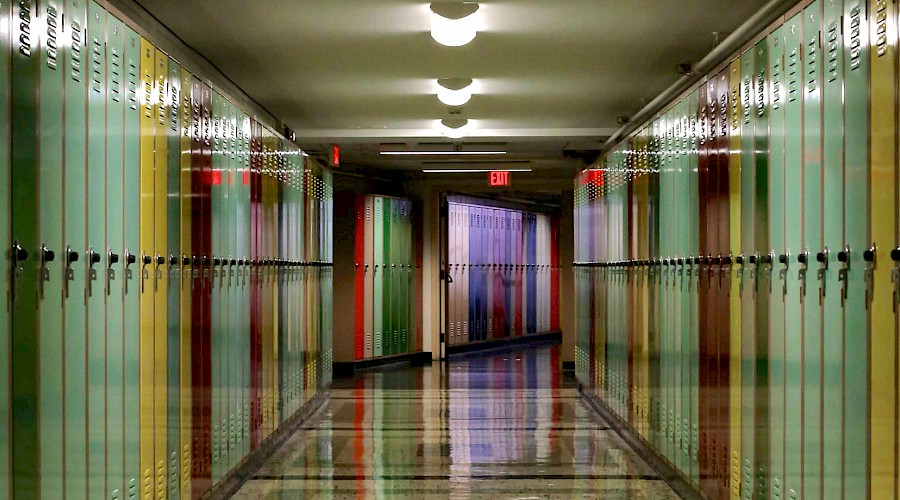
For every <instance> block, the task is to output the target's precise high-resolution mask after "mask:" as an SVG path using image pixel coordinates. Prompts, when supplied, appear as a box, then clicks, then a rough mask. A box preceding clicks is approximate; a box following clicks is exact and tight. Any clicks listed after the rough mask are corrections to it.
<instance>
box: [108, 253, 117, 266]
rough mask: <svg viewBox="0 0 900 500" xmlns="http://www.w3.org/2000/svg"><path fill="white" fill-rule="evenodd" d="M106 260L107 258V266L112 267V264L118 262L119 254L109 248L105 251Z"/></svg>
mask: <svg viewBox="0 0 900 500" xmlns="http://www.w3.org/2000/svg"><path fill="white" fill-rule="evenodd" d="M106 260H107V262H108V265H109V267H112V266H113V264H118V263H119V254H117V253H113V251H112V250H109V251H108V252H107V253H106Z"/></svg>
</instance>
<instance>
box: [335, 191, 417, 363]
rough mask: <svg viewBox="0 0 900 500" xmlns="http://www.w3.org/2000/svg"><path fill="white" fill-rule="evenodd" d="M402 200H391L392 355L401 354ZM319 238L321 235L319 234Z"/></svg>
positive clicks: (402, 297) (402, 299) (402, 300)
mask: <svg viewBox="0 0 900 500" xmlns="http://www.w3.org/2000/svg"><path fill="white" fill-rule="evenodd" d="M402 203H403V202H402V200H398V199H392V200H391V214H392V216H391V254H392V256H391V273H392V276H391V322H392V323H393V332H394V333H393V337H392V338H393V349H392V350H391V352H392V353H394V354H400V353H402V352H403V337H402V332H403V302H404V299H405V297H404V296H403V267H402V264H403V214H402V213H401V211H402ZM320 237H321V233H320Z"/></svg>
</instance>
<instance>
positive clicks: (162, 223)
mask: <svg viewBox="0 0 900 500" xmlns="http://www.w3.org/2000/svg"><path fill="white" fill-rule="evenodd" d="M154 66H155V68H156V70H155V75H154V79H155V85H154V89H153V90H154V93H155V99H154V109H153V111H154V117H153V125H154V138H155V144H154V159H153V165H154V167H153V168H154V180H153V191H154V198H153V242H154V246H153V258H154V260H155V262H154V263H153V270H154V273H155V278H154V291H153V297H154V298H153V301H154V303H153V308H154V315H155V320H154V323H153V368H154V373H153V384H154V394H155V396H154V401H153V413H154V415H153V421H154V427H155V433H154V444H153V460H154V464H155V470H154V474H155V478H156V488H155V489H156V496H157V498H163V497H165V495H166V488H167V485H168V481H167V470H168V465H167V464H168V449H167V448H168V429H167V427H168V422H167V421H168V411H167V410H168V399H169V398H168V324H169V319H168V318H169V314H168V307H167V306H168V300H167V296H168V287H169V277H168V266H167V265H166V264H167V263H166V257H165V254H166V250H167V249H168V234H167V227H168V220H169V218H168V213H167V208H168V207H167V200H166V198H167V196H166V193H167V191H168V163H167V162H168V135H167V130H168V126H167V121H168V118H169V114H170V112H169V109H170V106H171V105H170V103H169V96H168V86H169V81H168V74H169V67H168V66H169V58H168V56H166V54H165V53H163V52H162V51H161V50H159V49H157V50H156V53H155V55H154Z"/></svg>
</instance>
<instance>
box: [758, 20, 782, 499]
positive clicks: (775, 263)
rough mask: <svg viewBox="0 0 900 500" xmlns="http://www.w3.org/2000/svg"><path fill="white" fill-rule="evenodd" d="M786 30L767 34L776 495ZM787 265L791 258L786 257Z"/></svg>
mask: <svg viewBox="0 0 900 500" xmlns="http://www.w3.org/2000/svg"><path fill="white" fill-rule="evenodd" d="M784 41H785V40H784V32H783V29H782V28H778V29H776V30H775V31H773V32H772V33H771V34H770V35H769V36H768V43H769V45H768V49H769V68H768V69H769V78H770V80H769V82H770V83H769V91H768V94H769V95H768V99H769V106H770V112H769V136H770V137H769V141H770V142H769V185H768V192H769V204H768V207H767V209H768V213H769V225H768V232H769V246H768V251H767V253H768V254H769V255H768V260H769V261H771V263H769V262H767V265H768V266H769V270H768V272H767V274H768V289H767V290H765V291H764V292H763V293H767V294H768V295H769V323H768V325H769V348H768V352H767V353H766V355H767V357H768V374H767V376H768V379H769V391H768V394H766V397H768V399H769V419H768V421H767V423H768V428H769V443H768V446H769V450H770V457H771V458H770V460H771V488H772V490H771V491H772V495H773V496H775V495H777V496H784V478H785V468H784V450H785V448H784V443H785V434H784V425H785V423H784V412H785V405H786V404H787V401H786V400H785V397H784V380H785V378H784V371H785V362H784V347H785V344H784V341H785V295H786V294H785V288H784V285H785V284H786V283H785V280H786V279H787V274H786V272H785V273H782V272H781V270H782V269H784V266H783V265H782V264H781V263H780V262H779V256H780V255H783V254H784V248H785V223H784V220H785V215H784V207H785V194H786V191H785V189H784V177H785V168H786V165H785V157H784V144H785V135H784V134H785V127H784V123H785V94H784V92H785V68H784V56H785V50H784ZM784 260H785V261H786V260H787V258H786V257H785V259H784Z"/></svg>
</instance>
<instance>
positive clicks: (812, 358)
mask: <svg viewBox="0 0 900 500" xmlns="http://www.w3.org/2000/svg"><path fill="white" fill-rule="evenodd" d="M821 22H822V3H821V2H820V1H816V2H814V3H812V4H810V5H809V6H808V7H806V9H805V10H804V21H803V38H802V40H803V51H804V53H803V55H804V60H803V66H804V71H803V74H804V81H803V245H804V247H805V248H808V249H809V251H810V252H817V254H816V260H817V262H819V269H818V270H817V273H816V276H810V275H807V276H806V287H807V294H806V296H805V300H804V303H803V496H804V497H807V498H821V497H822V495H823V491H822V475H821V472H820V470H821V467H822V426H821V414H822V398H821V392H822V355H821V351H822V307H821V301H822V299H823V297H822V293H824V292H826V290H825V289H824V288H823V287H822V285H823V284H824V278H825V273H824V269H825V268H826V267H827V266H828V261H829V260H831V258H832V257H831V255H830V254H831V252H833V251H835V250H834V249H828V252H826V251H825V247H824V246H823V245H822V222H821V221H822V219H821V217H822V189H821V185H822V134H821V127H822V98H821V87H822V78H821V73H822V70H821V68H822V64H821V58H820V56H819V52H820V50H819V39H820V38H819V37H820V30H821V27H820V26H821Z"/></svg>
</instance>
